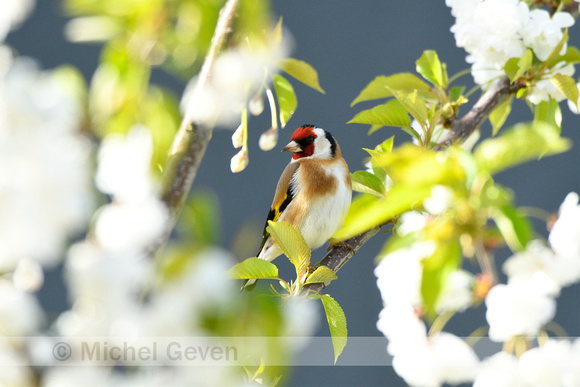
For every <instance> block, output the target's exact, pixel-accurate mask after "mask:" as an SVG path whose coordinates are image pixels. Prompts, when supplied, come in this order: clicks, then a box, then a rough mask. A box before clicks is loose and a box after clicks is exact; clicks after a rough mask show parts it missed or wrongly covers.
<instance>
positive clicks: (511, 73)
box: [503, 58, 520, 82]
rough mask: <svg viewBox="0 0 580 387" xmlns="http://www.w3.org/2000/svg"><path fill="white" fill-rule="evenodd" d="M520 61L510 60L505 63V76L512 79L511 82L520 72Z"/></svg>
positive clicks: (517, 59)
mask: <svg viewBox="0 0 580 387" xmlns="http://www.w3.org/2000/svg"><path fill="white" fill-rule="evenodd" d="M519 61H520V59H519V58H510V59H508V60H507V62H505V65H504V66H503V70H504V71H505V75H506V76H507V77H508V78H509V79H510V82H513V80H514V79H515V77H516V73H517V72H518V69H519V66H518V62H519Z"/></svg>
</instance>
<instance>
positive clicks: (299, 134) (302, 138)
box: [282, 125, 318, 160]
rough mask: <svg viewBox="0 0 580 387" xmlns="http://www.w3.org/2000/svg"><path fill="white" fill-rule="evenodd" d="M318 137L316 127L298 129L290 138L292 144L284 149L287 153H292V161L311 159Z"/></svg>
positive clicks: (306, 126)
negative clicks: (303, 158)
mask: <svg viewBox="0 0 580 387" xmlns="http://www.w3.org/2000/svg"><path fill="white" fill-rule="evenodd" d="M317 137H318V136H317V135H316V133H314V126H312V125H303V126H301V127H299V128H298V129H296V130H295V131H294V133H293V134H292V137H290V140H292V141H290V143H289V144H288V145H286V146H285V147H284V149H282V151H285V152H292V153H293V154H292V159H294V160H298V159H299V158H301V157H309V156H312V154H314V140H316V138H317Z"/></svg>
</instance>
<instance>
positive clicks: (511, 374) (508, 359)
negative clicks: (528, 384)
mask: <svg viewBox="0 0 580 387" xmlns="http://www.w3.org/2000/svg"><path fill="white" fill-rule="evenodd" d="M473 387H524V383H523V381H522V379H521V375H520V372H519V369H518V359H517V358H516V357H515V356H514V355H512V354H509V353H507V352H498V353H496V354H495V355H493V356H490V357H488V358H486V359H485V360H483V361H482V362H481V367H480V370H479V372H478V375H477V377H476V378H475V381H474V383H473Z"/></svg>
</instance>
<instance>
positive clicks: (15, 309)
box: [0, 279, 43, 336]
mask: <svg viewBox="0 0 580 387" xmlns="http://www.w3.org/2000/svg"><path fill="white" fill-rule="evenodd" d="M42 318H43V313H42V309H41V308H40V305H39V304H38V301H37V300H36V298H35V297H34V296H33V295H32V294H30V293H27V292H23V291H20V290H18V289H16V288H15V287H14V284H13V283H12V282H11V281H8V280H5V279H0V332H2V336H27V335H30V334H33V333H34V332H36V330H37V329H38V328H39V327H40V323H41V320H42Z"/></svg>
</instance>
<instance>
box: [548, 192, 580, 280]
mask: <svg viewBox="0 0 580 387" xmlns="http://www.w3.org/2000/svg"><path fill="white" fill-rule="evenodd" d="M549 241H550V245H551V246H552V249H553V250H554V252H555V253H556V254H557V255H559V256H560V257H566V258H569V259H571V260H573V261H574V262H575V263H576V265H579V264H580V205H579V204H578V194H577V193H576V192H570V193H569V194H568V195H567V196H566V198H565V199H564V202H563V203H562V205H561V206H560V212H559V217H558V220H557V221H556V223H555V224H554V226H553V228H552V231H551V232H550V237H549ZM576 280H578V278H577V279H576Z"/></svg>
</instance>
